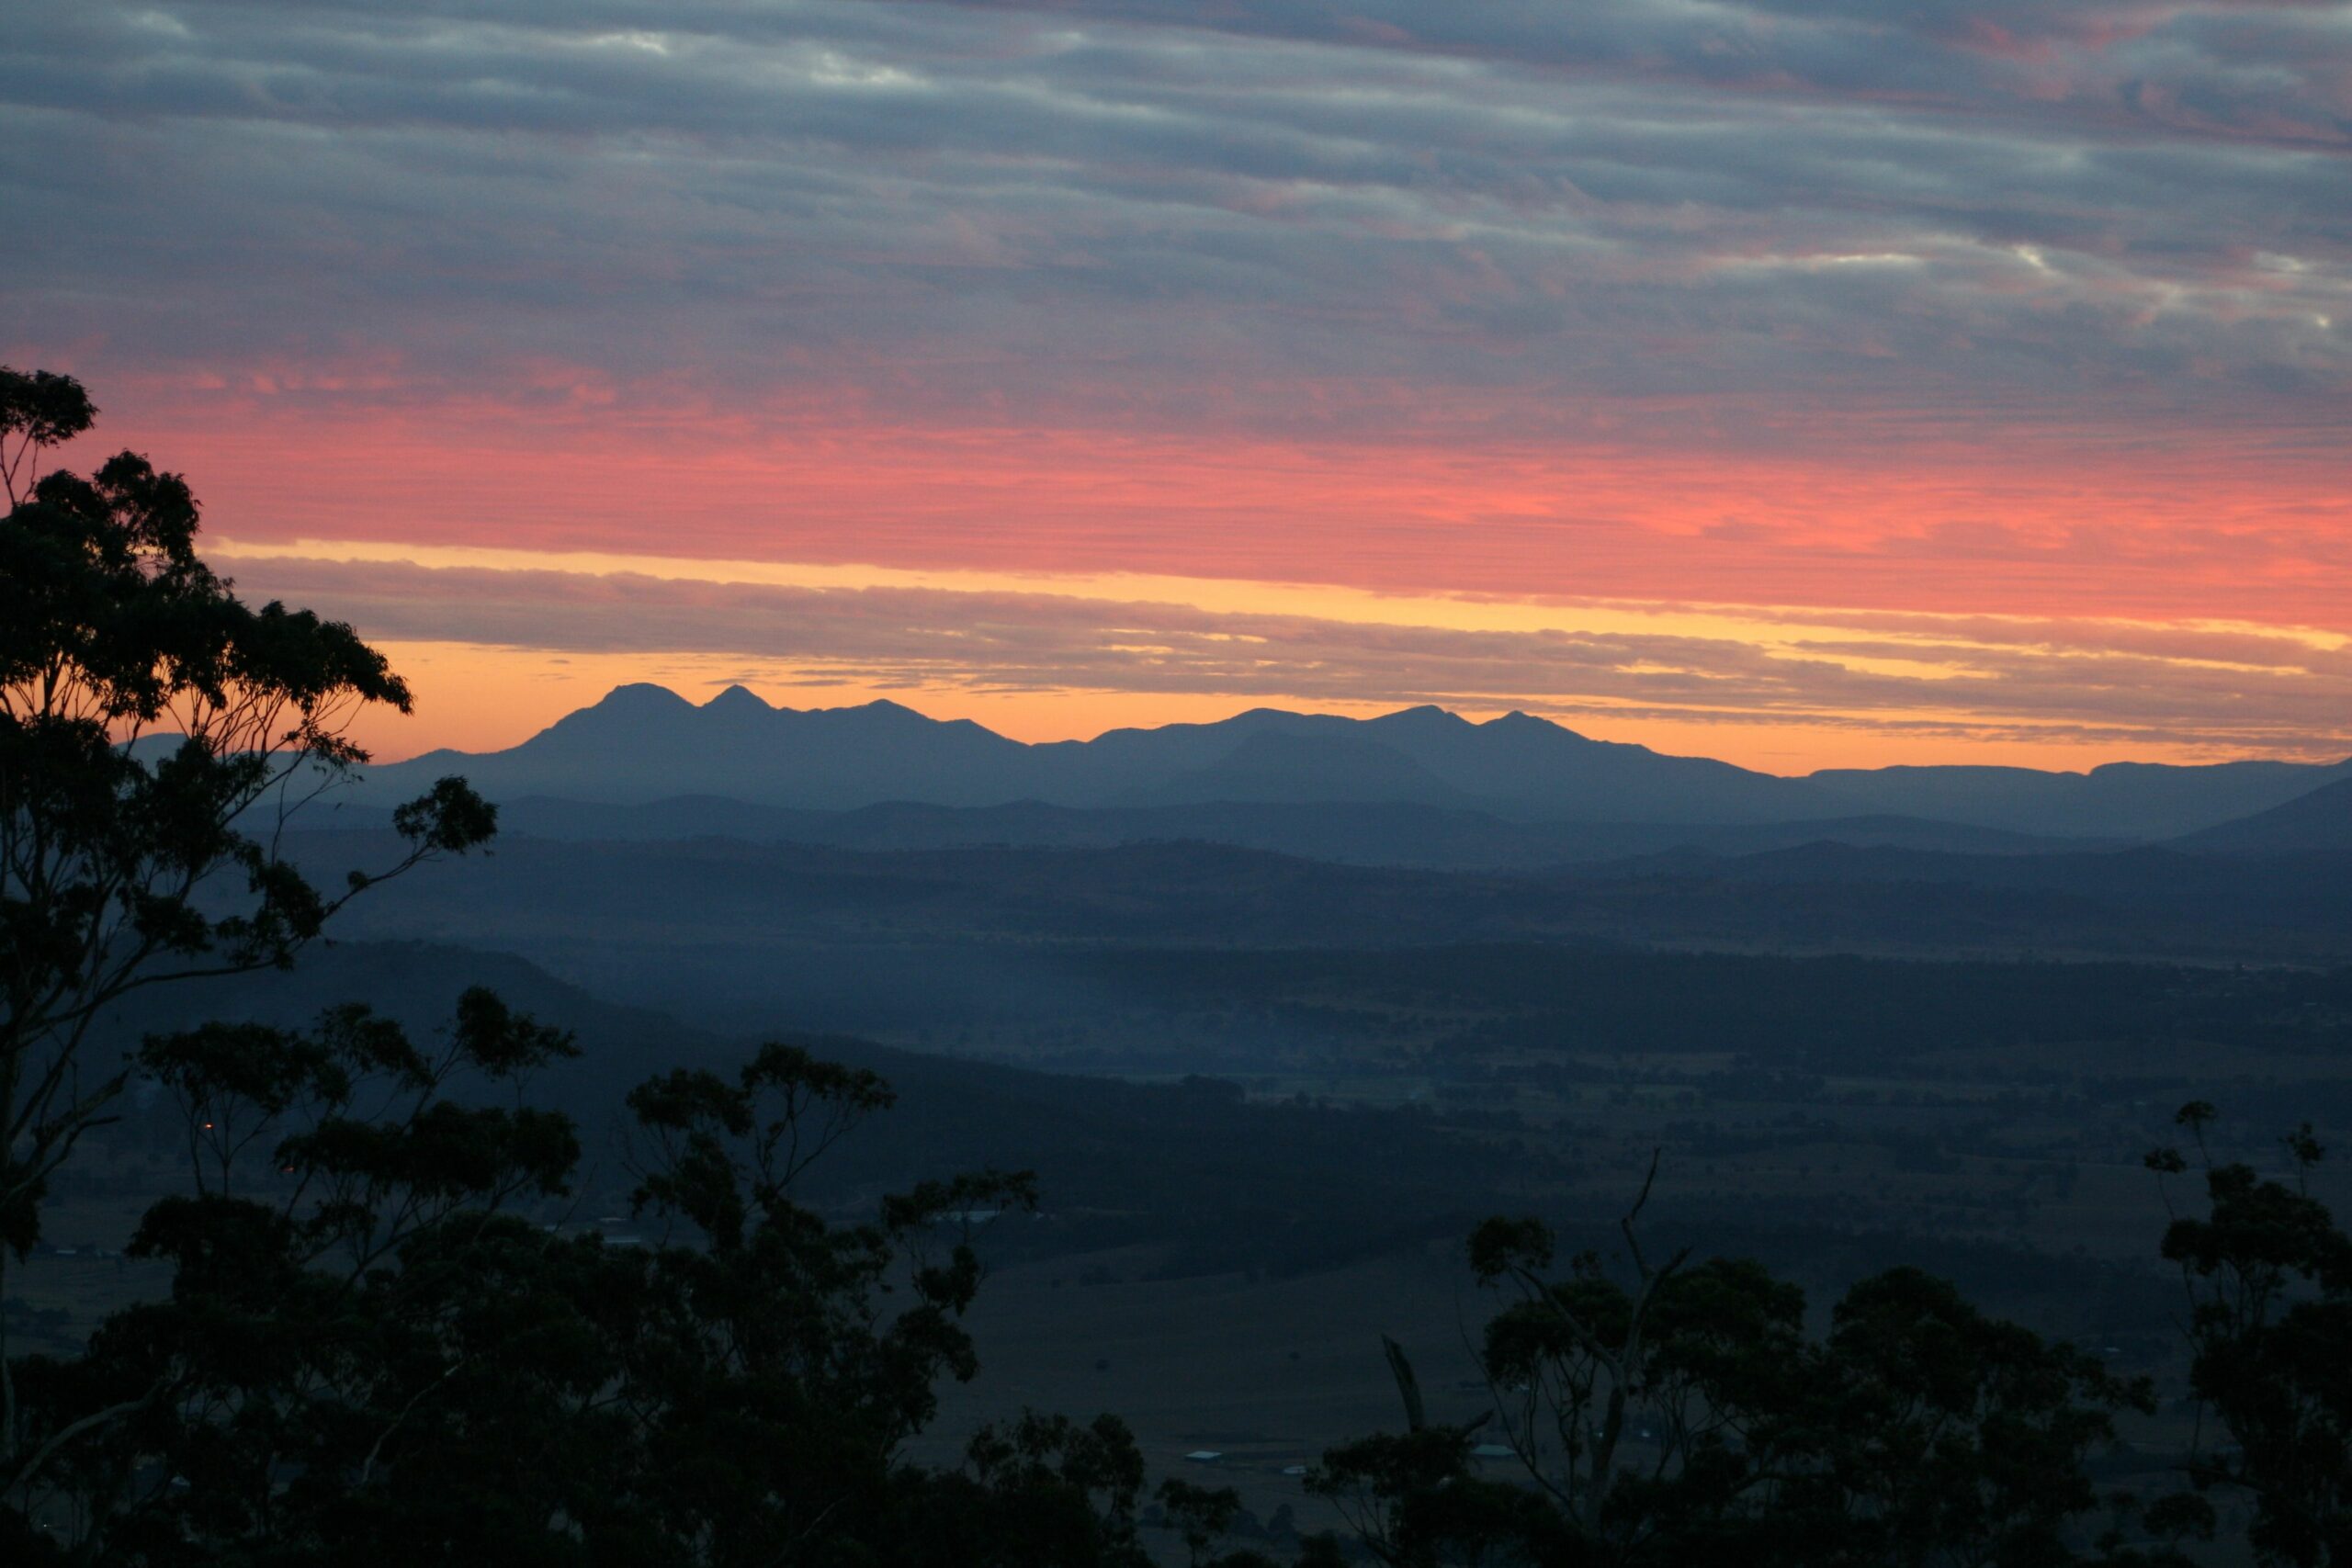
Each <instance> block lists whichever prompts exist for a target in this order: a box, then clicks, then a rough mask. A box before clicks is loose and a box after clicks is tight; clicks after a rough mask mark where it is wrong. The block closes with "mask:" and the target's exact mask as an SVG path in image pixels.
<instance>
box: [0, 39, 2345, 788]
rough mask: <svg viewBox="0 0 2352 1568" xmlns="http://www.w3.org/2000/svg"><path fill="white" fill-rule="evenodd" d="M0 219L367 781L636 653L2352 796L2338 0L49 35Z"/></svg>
mask: <svg viewBox="0 0 2352 1568" xmlns="http://www.w3.org/2000/svg"><path fill="white" fill-rule="evenodd" d="M0 181H5V194H4V195H0V201H5V211H6V236H7V237H6V243H0V361H5V362H6V363H8V364H12V365H16V366H17V367H22V368H27V369H29V368H33V367H45V368H51V369H58V370H66V371H71V372H72V373H74V374H75V375H77V376H80V377H81V378H84V379H85V381H86V382H87V383H88V385H89V386H90V388H91V390H92V392H93V394H94V395H95V396H96V400H97V401H98V402H99V404H100V406H101V408H102V409H103V410H104V419H103V422H102V424H101V427H100V432H99V434H98V436H97V437H95V438H93V439H94V441H96V442H99V443H102V444H103V446H105V448H106V449H108V450H111V449H113V448H116V447H119V446H132V447H135V448H137V449H139V450H141V451H143V452H145V453H147V454H148V455H149V456H150V457H153V459H154V460H155V461H156V462H157V463H159V464H160V465H162V466H164V467H167V468H175V469H178V470H181V471H183V472H185V473H186V474H187V476H188V478H189V479H190V480H191V482H192V483H193V484H194V485H195V487H196V489H197V491H198V494H199V495H200V496H201V497H203V498H204V501H205V502H206V516H207V536H208V538H209V549H210V552H211V554H212V555H213V556H214V558H216V560H217V561H218V563H219V564H220V565H221V566H222V567H223V569H224V570H228V571H230V572H231V573H232V575H233V576H234V577H235V578H236V579H237V581H238V582H239V584H240V586H241V589H242V590H243V592H246V593H247V595H248V596H249V597H254V598H267V597H280V596H282V597H285V598H287V599H288V600H290V601H297V602H300V603H303V604H309V605H311V606H313V607H315V608H318V609H320V610H322V611H323V612H326V613H330V614H333V615H338V616H341V617H343V618H346V619H349V620H351V621H353V622H354V623H355V624H356V625H357V626H359V628H360V629H361V630H362V631H363V632H364V633H366V634H367V635H368V636H369V637H371V638H372V639H375V640H377V641H378V642H379V644H380V645H381V646H384V647H385V648H386V649H387V650H388V651H390V653H391V654H392V655H393V656H394V659H395V662H396V664H397V665H398V666H399V667H400V668H401V669H402V670H403V671H404V672H406V673H407V674H408V675H409V676H410V677H411V679H412V681H413V683H414V684H415V686H416V688H417V692H418V695H419V698H420V702H419V712H418V715H417V716H416V717H415V718H413V719H412V720H409V721H407V722H405V723H402V724H399V725H396V726H383V727H379V728H376V729H374V730H371V731H370V734H369V739H372V740H373V741H374V742H375V743H376V744H377V745H378V746H379V750H380V753H381V754H383V755H387V756H399V755H403V754H406V753H410V752H413V751H417V750H424V749H426V748H429V747H433V746H437V745H458V746H463V747H467V748H469V749H481V748H489V747H496V746H503V745H508V744H512V743H514V742H515V741H516V740H519V739H523V738H524V737H525V736H526V735H528V734H529V733H531V732H532V731H533V730H534V729H536V728H539V727H541V726H543V725H544V724H546V723H548V721H549V720H551V719H552V718H554V717H556V716H559V715H560V714H561V713H562V712H563V711H565V710H566V709H568V708H571V707H573V706H576V705H581V704H582V703H585V702H589V701H593V700H594V698H595V697H597V696H598V695H600V694H602V693H603V691H604V690H605V689H606V688H607V687H609V686H611V685H613V684H616V683H617V682H623V681H630V680H654V681H660V682H663V683H665V684H669V685H672V686H674V687H675V688H677V689H678V690H680V691H682V692H684V693H686V694H688V695H690V696H694V697H695V698H697V700H699V699H701V698H704V697H707V696H708V695H710V694H713V693H715V692H716V691H718V689H719V688H720V687H722V686H724V685H726V684H727V683H729V682H738V681H740V682H743V683H745V684H748V685H750V686H752V688H754V689H755V690H757V691H759V692H760V693H762V694H763V695H765V696H767V697H769V698H770V699H771V700H774V701H777V702H784V703H790V704H792V705H802V706H806V705H828V706H830V705H839V704H842V703H848V702H859V701H864V700H866V699H868V698H870V697H872V696H875V695H889V696H891V697H894V698H896V699H897V700H899V701H901V702H904V703H907V704H908V705H911V706H915V707H918V708H921V709H922V710H923V711H925V712H929V713H933V714H936V715H940V716H971V717H976V718H978V719H980V720H981V721H982V722H984V723H987V724H989V725H991V726H992V727H994V728H999V729H1001V730H1003V731H1005V732H1006V733H1009V734H1012V735H1016V736H1019V737H1021V738H1023V739H1045V738H1049V737H1061V736H1071V735H1091V734H1093V733H1095V732H1097V731H1099V730H1101V729H1103V728H1109V727H1111V726H1114V725H1118V724H1128V723H1159V722H1163V721H1165V720H1168V719H1172V718H1207V717H1215V716H1222V715H1224V714H1227V713H1230V712H1233V711H1235V710H1237V709H1239V708H1244V707H1249V706H1255V705H1285V706H1298V707H1312V708H1317V709H1324V710H1329V711H1336V712H1345V713H1359V714H1368V713H1374V712H1378V711H1383V710H1385V709H1388V708H1394V707H1398V706H1404V705H1411V704H1418V703H1423V702H1435V703H1440V704H1443V705H1447V706H1450V707H1453V708H1456V709H1459V710H1461V711H1463V712H1465V713H1468V714H1471V715H1474V716H1486V715H1489V714H1493V713H1498V712H1501V711H1504V710H1507V709H1511V708H1522V709H1526V710H1528V711H1531V712H1535V713H1541V714H1544V715H1546V716H1552V717H1555V718H1557V719H1559V720H1560V721H1562V722H1563V723H1566V724H1568V725H1570V726H1572V727H1573V728H1577V729H1579V730H1582V731H1584V732H1586V733H1589V734H1592V735H1596V736H1600V737H1603V738H1605V739H1623V740H1639V741H1644V742H1646V743H1649V744H1651V745H1654V746H1657V747H1659V748H1661V749H1664V750H1677V751H1686V752H1703V753H1706V754H1710V755H1715V756H1721V757H1724V758H1727V759H1729V760H1731V761H1739V762H1743V763H1747V764H1748V765H1751V766H1756V767H1761V768H1766V769H1769V770H1771V771H1774V772H1782V773H1788V772H1803V771H1804V770H1807V769H1810V768H1814V767H1818V766H1824V765H1849V764H1856V763H1864V764H1867V763H1872V762H1894V761H1913V762H1917V761H2002V762H2030V763H2034V764H2036V765H2042V766H2064V767H2081V766H2086V765H2089V764H2091V763H2094V762H2098V761H2107V760H2109V759H2113V758H2118V757H2142V758H2149V759H2156V760H2173V761H2188V760H2208V759H2219V758H2223V757H2234V756H2248V755H2267V756H2279V757H2297V758H2308V759H2331V760H2332V759H2334V758H2336V757H2340V756H2343V755H2345V754H2346V752H2347V751H2352V439H2347V437H2352V5H2327V4H2273V5H2264V4H2258V3H2252V0H2246V3H2218V4H2205V5H2175V4H2156V3H2149V0H1993V3H1984V4H1980V3H1970V0H1763V3H1759V4H1740V3H1736V0H1111V3H1108V4H1099V5H1098V4H1078V3H1070V4H1047V3H1038V4H1029V5H984V4H961V5H959V4H930V3H898V0H848V3H813V4H804V3H798V0H504V3H499V0H471V3H469V0H442V3H437V4H422V5H400V4H389V3H376V0H369V3H362V0H348V3H345V4H334V3H325V0H302V3H300V4H297V3H294V0H285V3H282V4H272V3H246V4H198V3H190V0H154V3H141V4H116V3H113V0H76V3H74V4H54V5H33V6H17V7H13V8H12V9H11V13H10V18H9V21H8V25H7V26H6V28H0ZM88 445H89V444H85V446H88ZM96 455H97V452H96V449H95V448H93V449H90V450H84V449H82V448H68V449H67V453H66V456H65V460H66V461H68V462H69V463H81V462H86V461H88V460H90V459H91V458H93V457H95V456H96Z"/></svg>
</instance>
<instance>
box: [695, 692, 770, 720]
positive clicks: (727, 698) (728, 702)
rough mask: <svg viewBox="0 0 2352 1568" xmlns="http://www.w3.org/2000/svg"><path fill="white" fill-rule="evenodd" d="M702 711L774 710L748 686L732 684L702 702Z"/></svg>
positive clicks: (768, 711) (735, 712)
mask: <svg viewBox="0 0 2352 1568" xmlns="http://www.w3.org/2000/svg"><path fill="white" fill-rule="evenodd" d="M702 711H703V712H705V713H717V714H747V715H758V714H771V713H774V712H775V711H776V710H775V708H774V707H773V706H771V705H769V704H768V702H767V701H766V700H765V699H764V698H763V697H762V696H761V695H760V694H758V693H757V692H754V691H752V689H751V688H750V687H748V686H742V685H734V686H729V687H728V688H727V689H726V690H725V691H723V692H721V693H719V694H718V695H717V696H715V697H713V698H711V699H710V701H708V702H707V703H705V704H703V705H702Z"/></svg>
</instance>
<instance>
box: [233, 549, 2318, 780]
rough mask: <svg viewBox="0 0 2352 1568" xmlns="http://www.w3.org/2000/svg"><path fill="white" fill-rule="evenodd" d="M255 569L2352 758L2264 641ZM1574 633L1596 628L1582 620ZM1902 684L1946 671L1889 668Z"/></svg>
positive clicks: (482, 631)
mask: <svg viewBox="0 0 2352 1568" xmlns="http://www.w3.org/2000/svg"><path fill="white" fill-rule="evenodd" d="M236 565H237V567H238V576H239V580H240V585H241V588H242V589H243V591H244V592H248V593H249V594H253V595H256V596H266V595H282V596H284V597H286V598H288V599H290V600H293V601H295V602H297V603H302V602H312V603H321V604H334V605H335V606H336V607H337V609H338V612H339V613H341V614H345V615H349V616H350V617H351V618H352V619H353V620H354V621H355V622H356V623H357V624H358V626H360V629H361V630H362V631H363V632H364V633H366V634H367V635H368V636H369V637H379V638H386V639H394V640H399V639H413V640H448V641H460V642H470V643H482V644H497V645H504V646H509V647H522V648H531V649H550V650H563V651H570V652H600V653H614V652H619V653H644V654H657V653H686V652H703V653H719V654H726V655H730V656H737V657H741V658H743V659H747V660H769V661H773V662H775V663H776V664H778V665H781V666H786V667H789V668H791V669H793V670H796V671H803V672H805V673H807V674H809V675H812V676H816V677H819V678H830V679H834V680H839V681H843V682H858V683H861V684H866V685H881V686H886V687H907V688H916V687H924V686H932V685H942V684H953V685H956V686H961V687H966V688H972V689H980V690H1000V691H1059V690H1069V689H1088V690H1108V691H1120V692H1138V693H1211V694H1220V695H1229V696H1232V697H1235V698H1237V699H1258V698H1279V699H1287V700H1294V701H1304V702H1309V703H1314V702H1348V703H1381V704H1388V703H1393V704H1396V705H1410V704H1417V703H1424V702H1435V703H1441V704H1444V705H1450V706H1457V707H1468V708H1473V709H1480V710H1485V709H1492V708H1497V707H1514V706H1515V707H1524V708H1529V709H1531V710H1534V711H1541V712H1549V713H1555V714H1562V715H1574V714H1577V713H1613V714H1617V715H1619V716H1674V717H1679V718H1685V719H1707V720H1722V721H1724V722H1728V723H1738V724H1753V723H1770V722H1775V721H1778V722H1792V723H1794V722H1802V723H1830V724H1853V725H1860V726H1867V727H1869V728H1875V729H1889V730H1895V729H1900V730H1910V731H1915V732H1916V731H1920V730H1935V731H1940V732H1945V733H1966V734H1976V735H2011V734H2026V733H2031V734H2033V735H2035V736H2038V737H2040V738H2042V739H2080V740H2098V741H2102V742H2109V743H2127V742H2128V743H2149V742H2162V743H2164V744H2166V745H2172V746H2182V745H2187V746H2192V747H2193V746H2199V745H2203V746H2206V747H2210V748H2211V749H2212V750H2215V751H2216V752H2228V753H2238V752H2244V751H2247V750H2259V751H2264V752H2267V753H2269V754H2273V755H2280V756H2290V755H2301V756H2308V757H2314V758H2322V759H2326V760H2334V759H2335V758H2336V757H2339V756H2341V755H2343V754H2344V753H2346V751H2352V727H2347V725H2346V714H2347V713H2352V649H2337V650H2335V651H2327V650H2324V649H2314V648H2312V647H2311V646H2310V645H2309V644H2307V643H2304V642H2301V641H2299V640H2297V639H2294V638H2291V637H2272V636H2265V635H2262V634H2257V633H2245V632H2226V631H2225V632H2216V633H2210V634H2206V633H2199V632H2195V631H2191V630H2185V629H2161V630H2152V629H2145V628H2133V627H2128V626H2127V627H2115V626H2105V625H2101V624H2098V623H2064V622H2048V623H2038V624H2037V623H2027V622H2014V621H2000V622H1996V621H1990V620H1987V621H1985V622H1981V623H1967V622H1958V623H1954V622H1944V621H1939V620H1936V619H1932V618H1929V617H1901V616H1891V615H1890V616H1875V617H1860V616H1858V617H1853V620H1854V621H1855V622H1856V623H1857V626H1856V630H1857V635H1856V636H1855V637H1853V638H1851V639H1848V640H1839V641H1836V642H1815V643H1812V644H1806V643H1803V642H1798V643H1795V644H1792V647H1791V649H1790V650H1789V651H1787V652H1774V651H1770V650H1768V649H1763V648H1759V647H1758V646H1755V645H1753V644H1751V643H1747V642H1744V641H1735V640H1730V639H1719V638H1713V637H1688V636H1674V635H1665V634H1658V635H1645V634H1627V633H1615V632H1612V633H1606V634H1604V633H1595V632H1588V631H1578V630H1574V629H1561V630H1556V631H1536V632H1527V631H1470V630H1458V629H1451V628H1443V627H1432V626H1390V625H1364V624H1358V623H1353V622H1344V621H1336V620H1326V619H1319V618H1314V617H1307V616H1300V615H1253V614H1232V613H1219V612H1211V611H1205V610H1201V609H1197V608H1194V607H1191V606H1186V605H1179V604H1145V603H1121V602H1114V601H1108V600H1099V599H1084V598H1077V597H1070V596H1065V595H1057V594H1009V593H989V592H950V591H942V590H931V589H901V588H865V589H812V588H784V587H773V586H766V585H756V584H743V583H723V582H707V581H673V580H663V579H655V578H650V577H639V576H631V575H615V576H601V575H589V574H583V573H568V572H546V571H499V570H480V569H461V568H450V569H425V568H421V567H414V566H407V565H379V564H360V563H346V562H332V561H320V560H304V559H297V558H274V559H268V560H252V561H244V562H238V563H236ZM1563 619H1564V622H1566V623H1568V625H1569V626H1573V621H1574V615H1573V613H1572V612H1571V613H1568V614H1566V615H1564V616H1563ZM1873 630H1874V631H1875V632H1877V633H1878V634H1879V635H1871V631H1873ZM1898 632H1899V633H1901V634H1904V635H1889V634H1894V633H1898ZM1938 637H1941V638H1942V640H1940V641H1938V640H1935V639H1936V638H1938ZM1888 660H1903V661H1910V662H1914V663H1919V662H1926V663H1934V664H1938V665H1941V666H1943V667H1944V671H1945V672H1939V673H1932V674H1930V673H1926V672H1917V673H1915V672H1911V671H1907V670H1900V671H1887V670H1885V669H1883V668H1879V669H1873V668H1871V666H1872V665H1874V664H1875V665H1881V666H1883V664H1884V661H1888Z"/></svg>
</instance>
